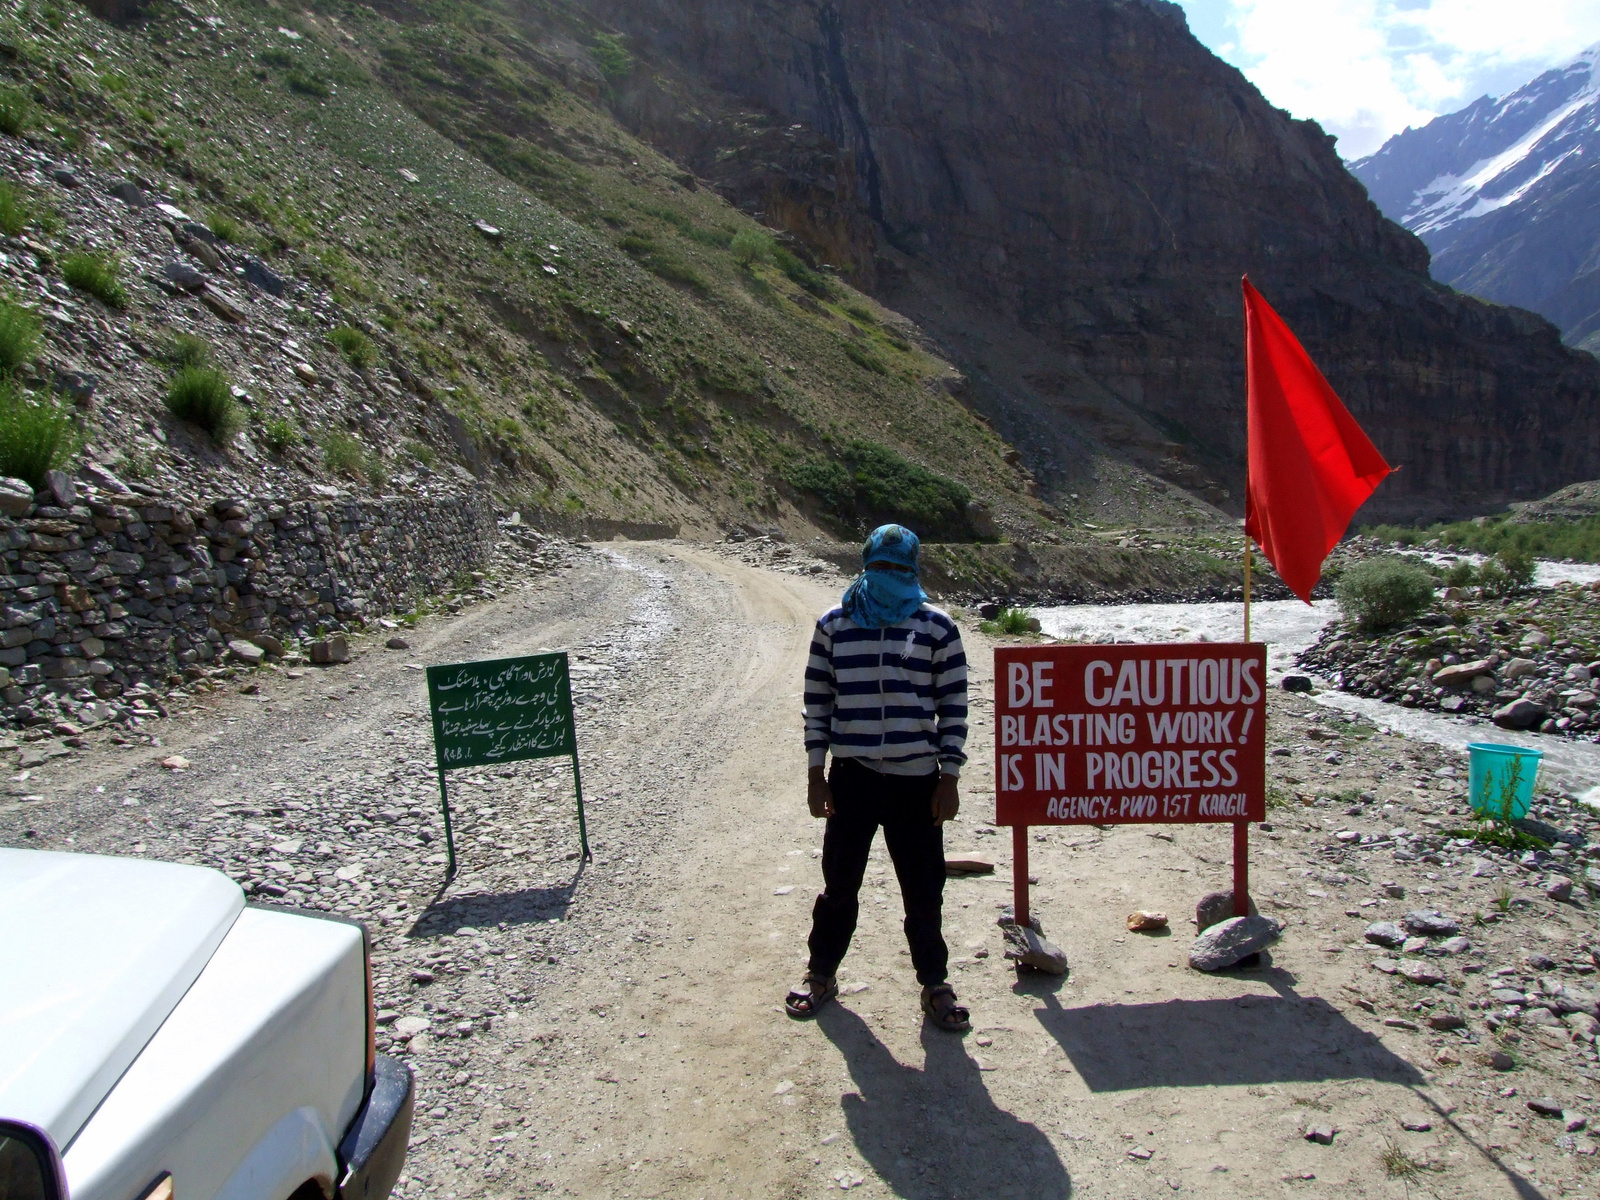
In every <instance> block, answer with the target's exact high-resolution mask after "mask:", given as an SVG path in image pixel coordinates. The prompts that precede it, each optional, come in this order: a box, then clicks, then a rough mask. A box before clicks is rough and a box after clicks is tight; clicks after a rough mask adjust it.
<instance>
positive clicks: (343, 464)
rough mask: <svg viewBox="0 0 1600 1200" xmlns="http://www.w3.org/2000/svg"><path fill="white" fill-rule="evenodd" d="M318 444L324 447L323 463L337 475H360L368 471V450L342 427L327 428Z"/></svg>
mask: <svg viewBox="0 0 1600 1200" xmlns="http://www.w3.org/2000/svg"><path fill="white" fill-rule="evenodd" d="M317 444H318V445H319V446H321V447H322V464H323V466H325V467H327V468H328V470H330V471H332V472H333V473H334V474H335V475H350V476H354V477H359V476H361V475H364V474H365V473H366V471H365V468H366V464H367V452H366V450H365V449H363V447H362V445H361V443H360V442H359V441H357V440H356V439H355V438H354V437H352V436H351V435H350V434H348V433H346V432H344V430H342V429H329V430H326V431H325V432H324V433H323V434H322V436H321V437H320V438H318V439H317Z"/></svg>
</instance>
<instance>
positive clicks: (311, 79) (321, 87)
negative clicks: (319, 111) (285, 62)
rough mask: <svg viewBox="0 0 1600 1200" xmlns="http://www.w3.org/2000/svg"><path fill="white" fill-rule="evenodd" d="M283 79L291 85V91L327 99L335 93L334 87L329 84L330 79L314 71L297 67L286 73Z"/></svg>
mask: <svg viewBox="0 0 1600 1200" xmlns="http://www.w3.org/2000/svg"><path fill="white" fill-rule="evenodd" d="M283 79H284V82H285V83H287V84H288V85H289V90H290V91H291V92H298V93H300V95H302V96H311V97H314V98H315V99H318V100H326V99H327V98H328V97H329V96H331V95H333V89H332V88H331V87H329V86H328V81H327V80H326V79H324V78H323V77H322V76H320V75H318V74H316V73H315V72H314V71H307V70H304V69H303V68H300V67H296V68H294V69H293V70H291V71H290V72H289V73H288V74H286V75H285V76H284V77H283Z"/></svg>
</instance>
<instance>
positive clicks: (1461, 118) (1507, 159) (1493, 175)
mask: <svg viewBox="0 0 1600 1200" xmlns="http://www.w3.org/2000/svg"><path fill="white" fill-rule="evenodd" d="M1596 163H1600V44H1597V45H1594V46H1591V47H1590V48H1589V49H1588V50H1585V51H1584V52H1583V53H1582V54H1580V55H1579V56H1578V57H1577V58H1575V59H1574V60H1573V61H1572V62H1570V63H1568V64H1567V65H1566V66H1563V67H1557V68H1554V69H1552V70H1549V71H1546V72H1545V73H1544V74H1543V75H1540V76H1539V77H1538V78H1537V79H1535V80H1533V81H1532V82H1531V83H1529V84H1527V85H1526V86H1524V87H1521V88H1518V89H1517V90H1516V91H1514V92H1512V93H1511V94H1510V95H1508V96H1504V97H1502V98H1500V99H1498V100H1496V99H1494V98H1493V97H1489V96H1485V97H1483V98H1482V99H1480V100H1478V101H1477V102H1475V103H1474V104H1472V105H1470V106H1469V107H1467V108H1464V109H1462V110H1461V111H1460V112H1456V113H1451V114H1450V115H1449V116H1445V117H1440V118H1438V119H1437V120H1435V121H1432V122H1430V123H1429V124H1427V125H1426V126H1424V127H1423V128H1421V129H1408V130H1406V131H1405V132H1404V133H1401V134H1398V135H1396V136H1395V137H1393V138H1390V139H1389V141H1388V142H1386V143H1385V144H1384V146H1383V148H1382V149H1380V150H1379V151H1378V152H1377V153H1376V154H1374V155H1372V156H1371V157H1370V158H1364V159H1361V160H1360V161H1358V162H1355V163H1353V164H1351V168H1350V169H1351V171H1352V172H1353V173H1354V174H1355V176H1356V177H1357V178H1358V179H1360V180H1361V181H1362V182H1363V183H1365V184H1366V185H1367V190H1368V192H1369V194H1371V196H1372V199H1373V201H1374V202H1375V203H1376V204H1377V205H1378V207H1379V208H1380V209H1382V210H1383V212H1384V213H1385V214H1386V215H1388V216H1389V217H1390V218H1391V219H1393V220H1396V221H1399V222H1400V223H1401V224H1402V225H1404V226H1405V227H1406V228H1408V229H1410V230H1411V231H1412V232H1414V233H1417V234H1420V235H1422V236H1423V237H1424V238H1425V239H1426V240H1428V241H1430V242H1432V241H1433V238H1432V237H1429V235H1435V236H1436V235H1438V234H1440V233H1442V232H1443V231H1445V230H1447V229H1449V228H1451V227H1452V226H1455V225H1457V224H1459V223H1461V222H1464V221H1471V220H1474V219H1476V218H1479V217H1483V216H1486V215H1488V214H1490V213H1493V212H1497V211H1499V210H1500V209H1503V208H1506V207H1508V206H1511V205H1516V204H1518V203H1519V202H1522V201H1525V200H1530V199H1532V198H1535V197H1536V195H1537V194H1538V193H1540V192H1542V191H1545V190H1547V189H1548V188H1549V187H1550V186H1552V185H1553V184H1554V183H1555V181H1557V180H1558V179H1559V178H1560V177H1561V176H1562V175H1563V174H1564V173H1566V172H1569V171H1574V170H1578V169H1581V168H1583V167H1586V166H1593V165H1594V164H1596ZM1541 185H1543V186H1541Z"/></svg>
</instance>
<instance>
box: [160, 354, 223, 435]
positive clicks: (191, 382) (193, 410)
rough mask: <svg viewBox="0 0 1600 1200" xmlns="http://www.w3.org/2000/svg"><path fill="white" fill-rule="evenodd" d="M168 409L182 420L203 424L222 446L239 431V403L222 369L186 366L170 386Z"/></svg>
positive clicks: (168, 390)
mask: <svg viewBox="0 0 1600 1200" xmlns="http://www.w3.org/2000/svg"><path fill="white" fill-rule="evenodd" d="M167 409H168V411H170V412H171V413H172V415H173V416H175V417H177V418H178V419H179V420H182V421H188V422H190V423H191V424H194V425H198V426H200V428H201V429H204V430H205V431H206V432H207V433H209V434H210V435H211V437H212V440H213V441H215V442H216V443H217V444H218V445H219V446H220V445H224V444H226V443H227V442H228V440H229V439H230V438H232V437H233V435H234V434H236V433H238V432H239V425H240V415H239V405H238V404H237V402H235V400H234V398H233V388H232V387H231V386H230V385H229V383H228V378H227V376H225V375H224V374H223V373H222V372H221V371H217V370H214V369H212V368H211V367H184V368H183V369H182V370H180V371H179V372H178V373H177V374H176V375H174V376H173V377H172V382H171V383H170V384H169V385H167Z"/></svg>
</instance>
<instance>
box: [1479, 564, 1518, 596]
mask: <svg viewBox="0 0 1600 1200" xmlns="http://www.w3.org/2000/svg"><path fill="white" fill-rule="evenodd" d="M1477 583H1478V590H1479V591H1480V592H1482V593H1483V594H1484V595H1485V596H1491V597H1494V596H1509V595H1510V594H1511V591H1512V585H1511V576H1510V575H1507V574H1506V569H1505V568H1504V567H1502V566H1501V565H1500V564H1499V563H1498V562H1497V561H1496V560H1494V559H1492V558H1491V559H1490V560H1489V561H1488V562H1486V563H1484V564H1483V566H1481V567H1479V568H1478V579H1477Z"/></svg>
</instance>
